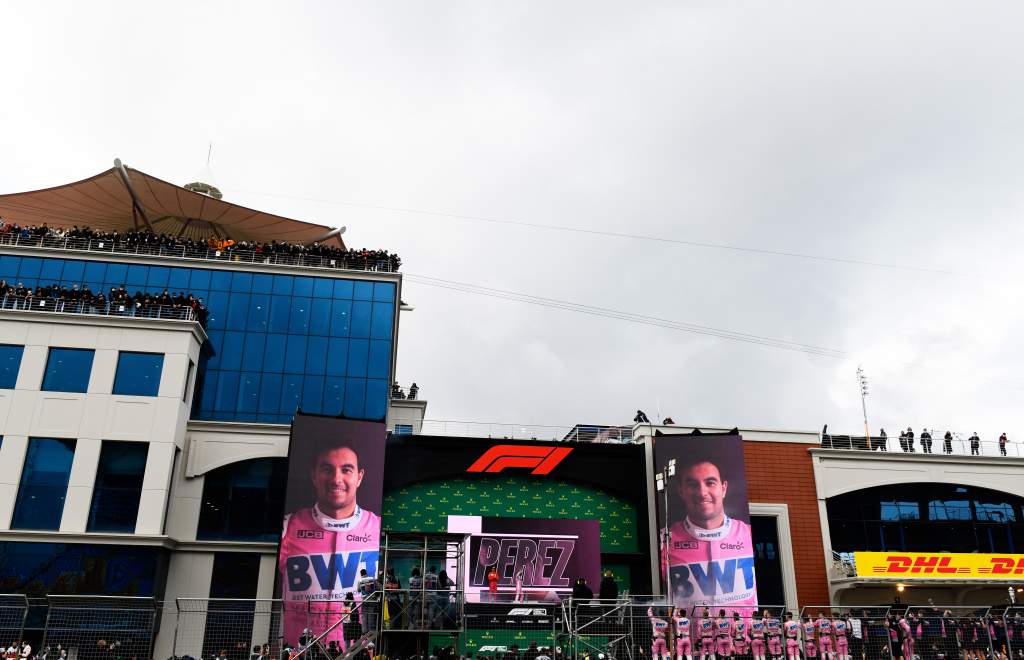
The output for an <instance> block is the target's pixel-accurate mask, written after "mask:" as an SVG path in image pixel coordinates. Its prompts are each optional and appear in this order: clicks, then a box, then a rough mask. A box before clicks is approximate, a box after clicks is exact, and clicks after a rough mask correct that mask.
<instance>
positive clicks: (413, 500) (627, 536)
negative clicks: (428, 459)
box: [383, 476, 637, 552]
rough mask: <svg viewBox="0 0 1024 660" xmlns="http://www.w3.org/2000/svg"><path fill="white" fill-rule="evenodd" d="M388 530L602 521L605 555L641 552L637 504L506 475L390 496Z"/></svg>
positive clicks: (386, 498) (429, 485) (424, 485)
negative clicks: (504, 521)
mask: <svg viewBox="0 0 1024 660" xmlns="http://www.w3.org/2000/svg"><path fill="white" fill-rule="evenodd" d="M383 515H384V528H385V529H390V530H392V531H396V532H445V531H447V530H448V516H449V515H456V516H494V517H497V518H569V519H572V520H591V519H596V520H598V521H599V522H600V523H601V552H636V551H637V539H636V534H637V532H636V511H635V510H634V508H633V505H631V504H630V503H628V502H626V501H625V500H622V499H620V498H618V497H615V496H614V495H609V494H608V493H603V492H601V491H599V490H596V489H593V488H588V487H586V486H579V485H575V484H568V483H565V482H561V481H554V482H553V481H551V480H550V479H529V478H524V477H513V476H507V477H505V476H503V477H500V478H495V479H492V480H487V481H482V480H479V479H463V478H454V479H446V480H440V481H428V482H424V483H419V484H412V485H409V486H406V487H404V488H401V489H399V490H397V491H393V492H390V493H387V494H386V495H385V496H384V514H383Z"/></svg>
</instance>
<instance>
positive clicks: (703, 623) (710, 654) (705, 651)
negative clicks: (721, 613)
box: [697, 607, 715, 660]
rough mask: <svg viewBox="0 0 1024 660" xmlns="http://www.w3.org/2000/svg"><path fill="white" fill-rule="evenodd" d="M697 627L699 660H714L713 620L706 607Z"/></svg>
mask: <svg viewBox="0 0 1024 660" xmlns="http://www.w3.org/2000/svg"><path fill="white" fill-rule="evenodd" d="M697 627H698V628H699V629H700V660H705V658H710V659H711V660H715V620H714V619H712V618H711V611H710V610H708V609H707V608H706V607H705V608H704V614H702V615H701V617H700V621H698V622H697Z"/></svg>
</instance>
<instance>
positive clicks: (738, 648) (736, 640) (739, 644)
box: [732, 612, 750, 656]
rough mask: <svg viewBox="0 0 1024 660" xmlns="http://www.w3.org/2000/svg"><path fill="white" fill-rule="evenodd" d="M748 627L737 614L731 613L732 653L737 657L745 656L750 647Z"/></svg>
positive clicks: (744, 620)
mask: <svg viewBox="0 0 1024 660" xmlns="http://www.w3.org/2000/svg"><path fill="white" fill-rule="evenodd" d="M749 628H750V626H749V625H748V624H747V621H746V619H744V618H742V617H741V616H740V613H739V612H733V613H732V652H733V653H735V654H736V655H738V656H744V655H746V654H747V650H748V647H749V646H750V637H749V633H750V630H749Z"/></svg>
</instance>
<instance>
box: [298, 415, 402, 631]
mask: <svg viewBox="0 0 1024 660" xmlns="http://www.w3.org/2000/svg"><path fill="white" fill-rule="evenodd" d="M385 436H386V428H385V425H384V424H383V423H380V422H361V421H352V420H344V419H338V418H335V417H324V416H319V415H305V414H302V413H298V414H296V416H295V420H294V422H293V423H292V429H291V441H290V445H289V453H288V483H287V486H286V490H285V506H284V511H285V516H284V525H283V531H282V536H281V544H280V549H279V552H278V570H279V574H280V587H281V598H282V600H283V602H284V622H283V626H284V632H283V634H284V641H285V642H286V643H288V644H298V643H300V638H301V637H303V636H304V635H308V634H313V635H317V634H320V633H322V632H323V631H325V630H327V629H328V628H330V627H331V626H332V625H333V624H335V623H336V622H337V621H338V620H339V619H340V618H341V617H342V616H344V613H345V612H346V610H347V609H348V608H349V607H351V606H350V605H345V599H346V597H348V596H349V594H351V599H352V601H358V600H359V581H360V578H361V577H363V578H365V577H370V578H376V577H377V573H378V570H379V567H378V559H379V556H380V532H381V519H380V511H381V498H382V484H383V477H384V442H385ZM307 628H308V629H309V632H308V633H307V632H306V629H307ZM343 628H344V626H342V625H338V626H337V627H336V628H335V629H334V630H333V631H332V632H331V634H330V635H328V636H327V637H326V638H325V640H324V641H325V643H326V642H329V641H337V642H339V643H344V634H343ZM349 641H351V640H349Z"/></svg>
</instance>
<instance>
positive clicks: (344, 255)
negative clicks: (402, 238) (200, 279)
mask: <svg viewBox="0 0 1024 660" xmlns="http://www.w3.org/2000/svg"><path fill="white" fill-rule="evenodd" d="M15 242H17V243H18V244H19V245H22V244H28V245H41V246H44V247H61V246H64V245H65V244H67V247H69V248H72V249H90V250H100V251H104V252H130V253H133V254H135V253H141V254H160V255H170V256H183V257H193V258H200V259H222V260H225V261H246V262H256V263H285V264H298V265H304V266H316V267H322V268H343V269H348V270H369V271H385V272H396V271H398V268H399V266H401V265H402V260H401V259H400V258H399V257H398V255H397V254H392V253H390V252H388V251H387V250H367V249H365V248H363V249H359V250H354V249H347V250H345V249H342V248H340V247H337V246H334V245H327V244H325V243H313V244H311V245H300V244H297V243H287V242H284V241H277V240H273V241H270V242H269V243H267V242H260V241H236V240H234V239H232V238H231V237H230V236H225V237H218V236H211V237H210V238H209V239H207V240H197V239H191V238H187V237H184V236H173V235H171V234H159V233H154V232H151V231H149V230H142V231H126V232H117V231H112V232H99V231H95V230H93V229H90V228H89V227H78V226H75V227H72V228H71V229H63V228H59V227H49V226H47V225H45V224H43V225H39V226H24V227H23V226H19V225H17V224H8V223H6V222H3V220H2V219H0V244H11V243H15Z"/></svg>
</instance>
